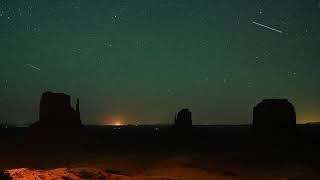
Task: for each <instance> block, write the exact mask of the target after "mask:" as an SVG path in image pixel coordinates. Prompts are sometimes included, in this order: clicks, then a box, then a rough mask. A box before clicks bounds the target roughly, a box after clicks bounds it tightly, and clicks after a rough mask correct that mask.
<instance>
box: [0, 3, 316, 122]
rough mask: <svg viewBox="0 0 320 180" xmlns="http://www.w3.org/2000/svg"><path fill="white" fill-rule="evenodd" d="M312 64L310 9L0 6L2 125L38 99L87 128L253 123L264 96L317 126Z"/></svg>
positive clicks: (29, 110)
mask: <svg viewBox="0 0 320 180" xmlns="http://www.w3.org/2000/svg"><path fill="white" fill-rule="evenodd" d="M259 24H260V25H259ZM319 60H320V1H317V0H260V1H259V0H255V1H254V0H242V1H236V0H230V1H226V0H136V1H134V0H96V1H89V0H74V1H65V0H55V1H50V0H29V1H27V0H0V85H1V86H0V122H9V123H12V124H17V125H23V124H29V123H32V122H35V121H37V120H38V106H39V101H40V97H41V94H42V93H43V92H44V91H47V90H49V91H53V92H64V93H67V94H70V95H71V96H72V100H73V104H74V103H75V98H77V97H79V98H80V108H81V115H82V120H83V122H84V123H85V124H109V123H112V121H114V120H115V119H119V120H122V122H123V123H129V124H159V123H161V124H167V123H172V122H173V118H174V115H175V113H176V112H177V111H178V110H180V109H181V108H184V107H187V108H189V109H190V110H191V111H192V112H193V120H194V124H244V123H251V120H252V108H253V106H254V105H255V104H257V103H258V102H259V101H261V100H262V99H265V98H288V99H289V100H290V102H292V103H293V104H294V106H295V108H296V111H297V121H298V123H305V122H311V121H317V120H319V121H320V83H319V77H320V70H319V68H320V61H319Z"/></svg>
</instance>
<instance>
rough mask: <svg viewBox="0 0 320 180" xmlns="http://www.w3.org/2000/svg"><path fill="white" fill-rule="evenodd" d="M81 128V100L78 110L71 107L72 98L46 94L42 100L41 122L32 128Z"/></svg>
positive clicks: (58, 94)
mask: <svg viewBox="0 0 320 180" xmlns="http://www.w3.org/2000/svg"><path fill="white" fill-rule="evenodd" d="M80 126H81V120H80V109H79V99H77V105H76V110H74V109H73V108H72V107H71V105H70V96H69V95H66V94H63V93H52V92H45V93H43V94H42V97H41V100H40V112H39V121H38V122H36V123H34V124H33V125H32V127H50V128H51V127H59V128H75V127H80Z"/></svg>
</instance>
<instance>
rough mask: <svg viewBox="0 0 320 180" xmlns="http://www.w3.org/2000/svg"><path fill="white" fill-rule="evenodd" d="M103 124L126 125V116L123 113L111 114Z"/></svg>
mask: <svg viewBox="0 0 320 180" xmlns="http://www.w3.org/2000/svg"><path fill="white" fill-rule="evenodd" d="M100 124H101V125H109V126H124V125H126V124H127V123H126V117H125V116H124V115H121V114H116V115H110V116H109V117H107V118H106V119H104V120H102V122H101V123H100Z"/></svg>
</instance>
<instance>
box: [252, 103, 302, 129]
mask: <svg viewBox="0 0 320 180" xmlns="http://www.w3.org/2000/svg"><path fill="white" fill-rule="evenodd" d="M252 126H253V129H254V130H255V131H256V132H270V133H273V132H282V131H288V130H289V131H291V130H295V128H296V112H295V108H294V106H293V105H292V104H291V103H290V102H289V101H288V100H287V99H265V100H263V101H262V102H260V103H259V104H257V105H256V106H255V107H254V109H253V123H252Z"/></svg>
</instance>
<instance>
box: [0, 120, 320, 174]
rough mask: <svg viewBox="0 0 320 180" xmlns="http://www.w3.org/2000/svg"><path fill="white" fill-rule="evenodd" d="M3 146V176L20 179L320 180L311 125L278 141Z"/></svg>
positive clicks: (162, 134) (231, 133)
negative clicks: (4, 174) (7, 174)
mask: <svg viewBox="0 0 320 180" xmlns="http://www.w3.org/2000/svg"><path fill="white" fill-rule="evenodd" d="M0 142H1V146H0V147H1V149H0V169H1V170H4V171H5V172H6V173H10V176H12V177H14V179H32V178H36V177H37V178H40V179H197V180H200V179H319V178H320V163H319V162H320V153H319V150H320V127H318V126H311V125H300V126H298V127H297V131H296V133H285V134H280V135H274V136H258V135H255V134H253V132H252V131H251V128H250V126H196V127H194V128H193V129H190V130H187V131H177V130H176V129H173V128H172V127H169V126H114V127H112V126H103V127H101V126H86V127H83V128H82V129H81V130H78V131H74V130H70V129H50V130H48V129H47V130H37V131H34V130H31V129H28V128H8V129H0ZM3 177H4V176H3ZM0 179H1V175H0Z"/></svg>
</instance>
